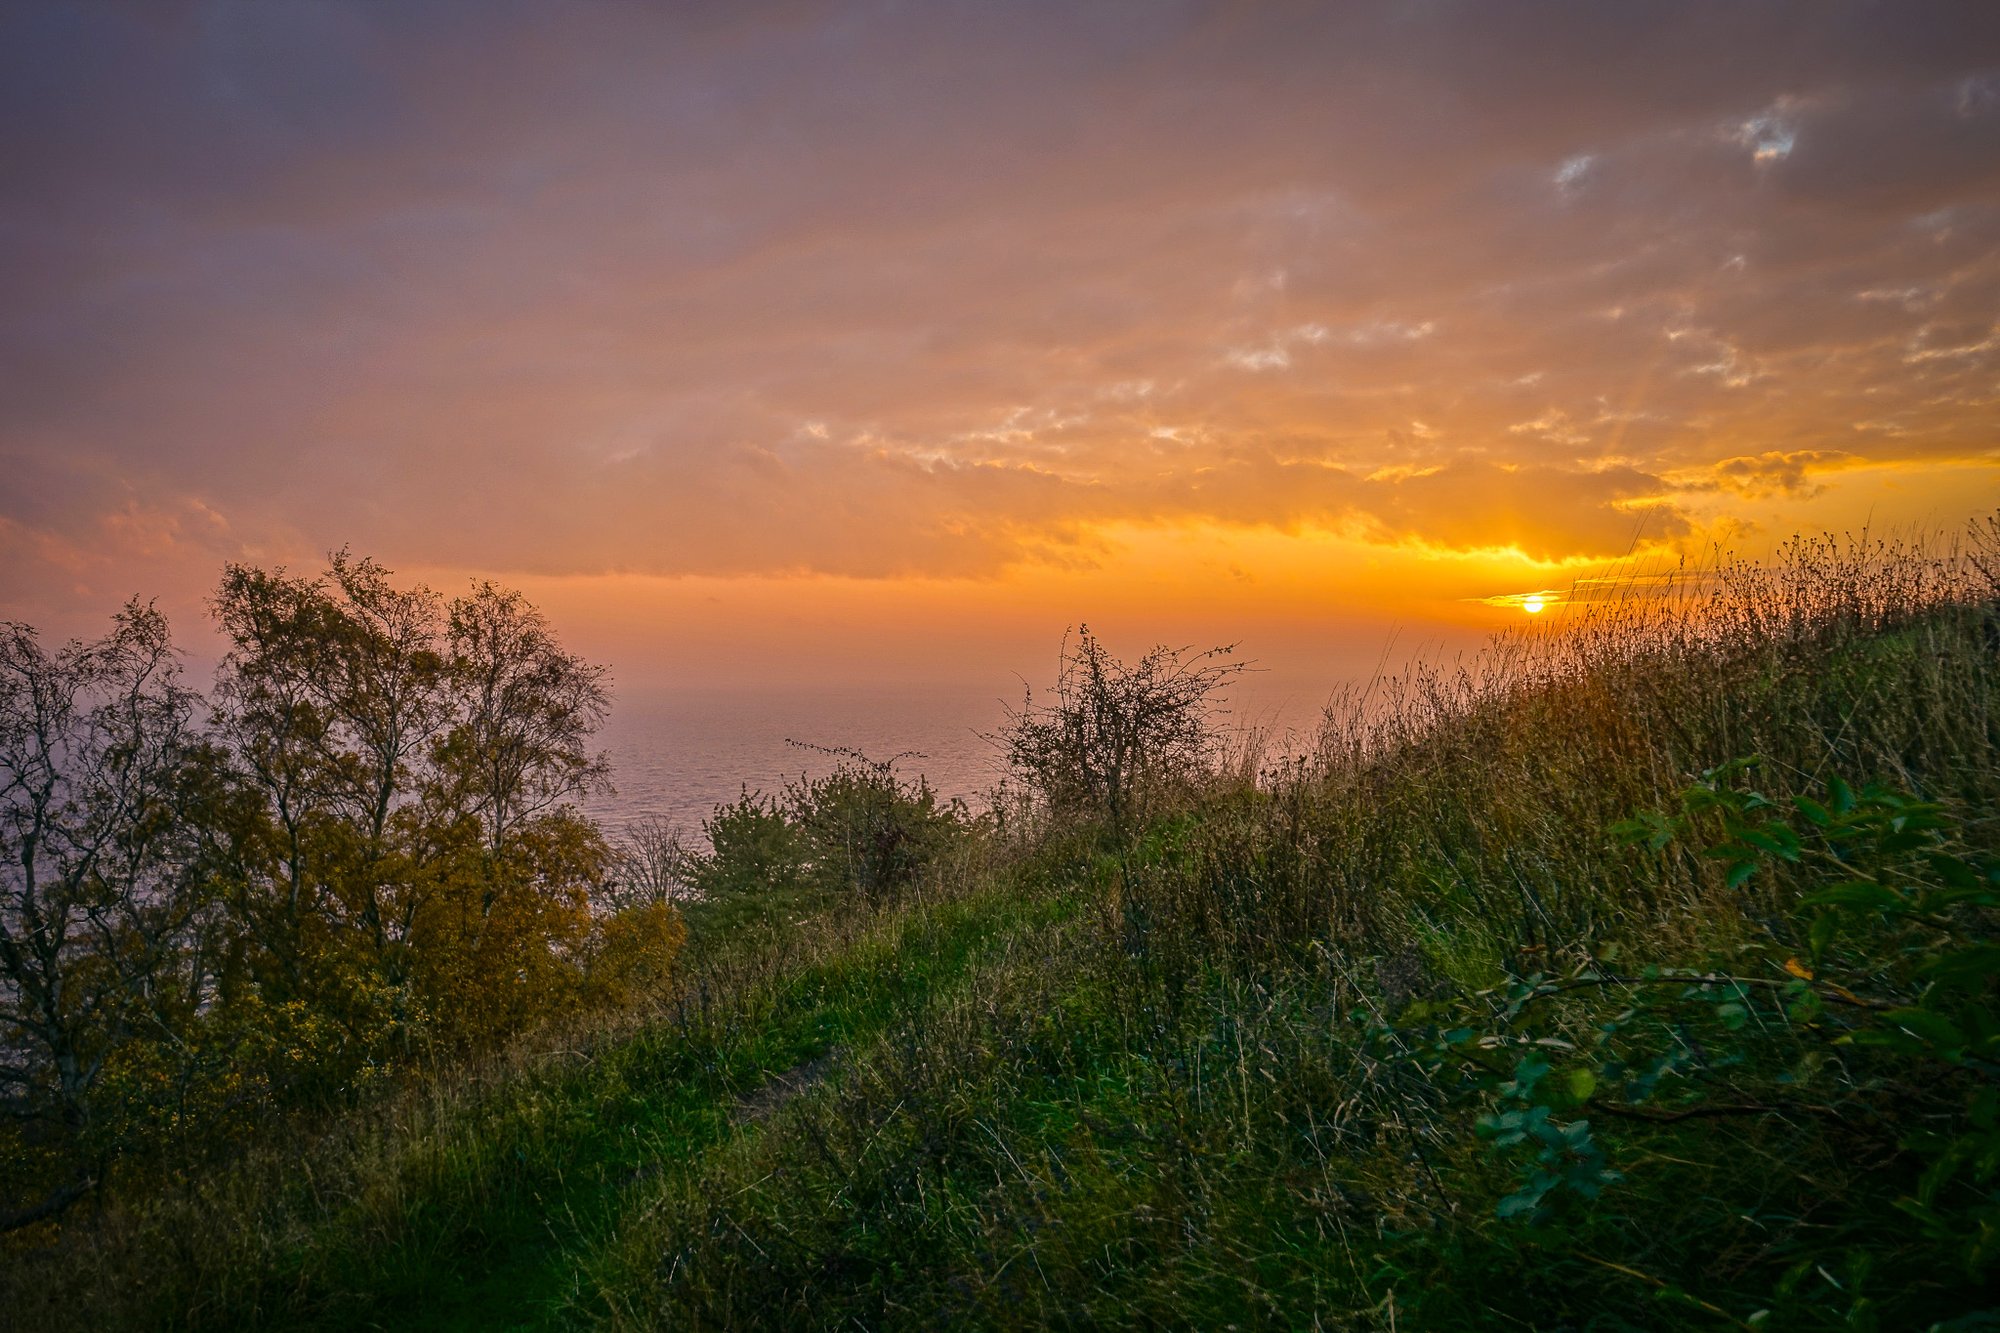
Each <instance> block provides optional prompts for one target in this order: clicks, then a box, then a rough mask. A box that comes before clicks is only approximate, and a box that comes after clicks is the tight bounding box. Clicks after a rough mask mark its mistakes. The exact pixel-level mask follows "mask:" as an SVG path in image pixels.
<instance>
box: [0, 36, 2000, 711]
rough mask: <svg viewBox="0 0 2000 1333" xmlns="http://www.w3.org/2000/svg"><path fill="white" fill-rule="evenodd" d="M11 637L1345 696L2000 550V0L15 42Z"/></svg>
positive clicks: (7, 76) (4, 405)
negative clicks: (1599, 589)
mask: <svg viewBox="0 0 2000 1333" xmlns="http://www.w3.org/2000/svg"><path fill="white" fill-rule="evenodd" d="M0 111H4V113H5V114H4V115H0V171H4V174H5V175H4V179H5V184H6V188H5V189H4V190H0V290H4V291H5V292H6V293H7V299H6V300H4V301H0V616H4V617H8V618H17V619H25V620H28V621H30V622H32V623H35V624H37V625H40V626H43V627H44V628H45V629H47V630H49V631H50V632H52V633H56V634H69V633H85V632H90V631H91V630H92V629H94V628H95V626H97V625H99V624H101V623H102V618H103V616H104V615H105V614H106V613H107V612H108V611H109V610H110V609H111V608H112V607H114V606H115V605H116V604H117V603H118V602H119V601H120V600H122V599H123V598H124V597H126V596H128V595H130V594H132V593H135V592H137V593H143V594H147V595H156V596H158V597H160V598H161V599H162V602H163V604H164V605H165V606H167V607H168V609H169V610H170V612H171V613H172V614H173V615H174V617H175V620H176V623H177V625H178V626H179V627H180V631H181V635H182V637H183V639H184V640H185V641H187V642H188V643H189V644H190V646H191V647H192V648H193V649H194V651H195V653H196V655H197V656H200V655H201V654H202V653H203V652H206V651H209V649H208V648H207V647H205V644H206V642H207V641H206V639H205V637H204V636H205V630H204V627H203V624H202V613H201V603H202V598H203V596H204V595H205V592H206V590H207V589H208V588H209V587H210V586H212V584H213V581H214V577H215V574H216V572H217V570H218V568H219V567H220V565H221V564H222V562H224V561H225V560H232V559H249V560H253V561H261V562H289V563H292V564H294V565H310V564H311V563H313V562H314V561H315V560H316V559H317V558H318V556H319V555H321V554H322V553H324V552H325V551H327V550H328V549H330V548H333V547H336V546H340V545H342V544H350V545H352V547H353V548H354V549H355V550H357V551H359V552H362V553H366V554H370V555H373V556H375V557H376V558H378V559H380V560H381V561H382V562H383V563H385V564H387V565H389V566H390V567H392V568H394V569H397V570H398V571H399V572H401V573H403V574H405V575H408V576H410V577H413V578H421V579H424V580H426V581H428V582H430V583H431V584H432V585H433V586H436V587H439V588H441V589H445V590H453V589H455V588H457V587H458V586H461V585H462V583H463V581H464V580H465V579H467V578H469V577H471V576H473V575H475V574H477V575H491V576H494V577H498V578H500V579H502V580H504V581H507V582H510V583H514V584H517V585H519V586H522V587H524V588H525V589H527V590H528V591H529V593H530V594H531V596H533V597H534V598H535V600H536V601H537V602H538V603H540V604H541V605H542V606H544V607H545V608H546V609H547V610H548V611H549V612H550V613H551V614H552V616H553V617H554V618H555V619H556V621H557V623H558V625H559V627H560V628H561V629H562V630H563V632H564V634H565V636H566V637H567V638H568V640H569V641H570V642H571V643H572V644H574V645H575V646H576V647H578V648H579V649H581V650H582V651H584V652H586V653H587V654H589V655H591V656H593V657H595V658H597V659H598V660H603V661H607V662H609V663H610V664H611V665H612V666H613V668H614V671H615V672H616V674H617V676H618V677H619V678H620V679H621V680H625V681H631V682H685V683H697V684H716V683H742V682H747V681H801V680H819V679H832V680H853V679H902V680H954V679H966V678H969V677H977V678H978V679H980V680H985V679H987V678H990V677H992V676H994V675H996V674H997V675H999V676H1000V677H1001V678H1002V679H1005V678H1006V673H1008V672H1011V671H1017V670H1018V671H1021V672H1024V673H1026V674H1030V675H1039V674H1042V673H1043V672H1044V671H1045V670H1046V667H1047V665H1048V662H1049V660H1050V659H1051V658H1052V655H1053V652H1054V645H1055V643H1056V641H1057V640H1058V639H1059V637H1060V635H1061V633H1062V630H1063V628H1064V626H1065V625H1068V624H1071V623H1074V622H1076V621H1078V620H1088V621H1090V622H1092V624H1093V625H1094V626H1096V627H1098V628H1099V629H1101V630H1103V631H1105V632H1106V633H1107V634H1108V635H1109V636H1110V637H1111V639H1112V641H1113V642H1114V644H1119V645H1123V646H1125V647H1128V648H1131V647H1143V646H1144V645H1145V644H1147V643H1150V642H1152V641H1155V640H1168V641H1172V642H1199V643H1207V642H1216V641H1222V640H1241V641H1243V642H1244V645H1245V649H1246V651H1248V652H1249V653H1251V654H1252V655H1253V656H1256V657H1258V658H1259V659H1261V660H1263V661H1264V662H1265V663H1267V664H1268V665H1271V666H1272V667H1273V668H1274V669H1275V670H1277V671H1278V672H1279V673H1280V674H1282V675H1284V676H1286V678H1287V679H1296V680H1298V681H1300V682H1301V683H1302V684H1301V688H1322V687H1323V686H1324V684H1326V683H1330V682H1332V681H1334V680H1337V679H1340V678H1344V677H1347V676H1351V675H1354V674H1365V673H1366V671H1367V670H1368V669H1369V668H1370V667H1371V666H1372V665H1373V663H1374V662H1375V661H1376V660H1377V659H1378V658H1379V657H1380V656H1381V654H1382V652H1383V651H1384V648H1385V647H1386V646H1388V645H1389V644H1390V643H1391V642H1392V640H1393V642H1394V643H1395V644H1397V645H1399V646H1398V648H1397V650H1396V651H1399V652H1407V651H1412V650H1415V649H1417V648H1425V647H1428V648H1432V649H1442V650H1446V651H1450V650H1455V649H1458V648H1462V647H1465V646H1467V645H1470V644H1473V643H1476V642H1477V641H1478V640H1479V639H1480V638H1481V637H1482V636H1483V635H1485V634H1486V633H1489V632H1490V631H1491V630H1492V629H1494V628H1497V627H1499V626H1501V625H1503V624H1506V623H1510V621H1511V620H1512V619H1518V617H1519V615H1520V612H1518V611H1517V610H1513V609H1510V608H1507V607H1502V606H1495V605H1491V604H1488V603H1487V602H1485V601H1483V600H1481V599H1485V598H1492V597H1496V596H1504V595H1506V594H1510V593H1519V592H1524V591H1528V590H1533V589H1540V588H1551V589H1562V588H1565V587H1567V586H1568V584H1569V582H1570V580H1572V579H1573V578H1575V577H1577V576H1578V575H1579V574H1587V573H1589V572H1591V571H1593V570H1596V569H1600V568H1602V567H1604V566H1605V565H1606V564H1608V563H1610V562H1614V561H1617V560H1619V559H1621V558H1623V557H1624V556H1625V555H1626V554H1627V553H1628V552H1630V551H1633V550H1635V549H1636V550H1637V551H1638V552H1640V553H1641V554H1642V555H1643V554H1649V553H1650V554H1652V555H1656V556H1659V557H1661V558H1666V557H1669V556H1671V555H1672V554H1673V553H1674V552H1677V551H1686V550H1694V551H1698V550H1700V549H1701V548H1703V547H1704V546H1705V545H1706V544H1707V543H1709V542H1710V541H1714V540H1721V541H1723V542H1726V543H1727V544H1729V545H1732V546H1734V547H1737V548H1738V549H1746V550H1752V551H1754V550H1757V549H1760V548H1762V547H1765V546H1768V545H1769V544H1770V543H1771V542H1773V541H1775V540H1776V539H1777V538H1779V537H1782V536H1783V535H1786V534H1788V533H1790V532H1793V531H1796V530H1799V529H1801V528H1819V527H1835V528H1841V527H1850V526H1856V525H1859V524H1862V523H1868V522H1872V523H1873V524H1874V525H1875V526H1876V527H1877V528H1885V527H1896V526H1919V527H1953V526H1956V525H1957V524H1959V523H1961V522H1963V521H1964V520H1965V519H1966V518H1968V517H1969V516H1972V515H1975V514H1979V513H1984V512H1990V511H1991V510H1993V509H1994V508H1995V507H1996V506H2000V441H1996V439H1995V431H1994V427H1995V423H1996V422H1997V421H2000V411H1996V406H2000V324H1997V323H1996V312H2000V9H1996V8H1995V7H1992V6H1989V5H1978V4H1969V3H1967V4H1908V5H1896V6H1882V5H1864V4H1845V5H1843V4H1799V5H1785V4H1760V5H1734V4H1732V5H1692V6H1689V5H1671V6H1669V5H1650V4H1632V5H1615V6H1606V5H1584V4H1566V5H1565V4H1522V5H1508V6H1493V5H1480V4H1473V3H1444V2H1439V3H1422V4H1418V3H1406V4H1384V5H1378V6H1366V5H1354V6H1340V7H1332V8H1327V7H1314V6H1304V5H1299V6H1292V5H1285V4H1271V5H1257V6H1244V5H1230V4H1224V5H1194V4H1184V5H1183V4H1169V3H1158V4H1127V5H1113V4H1107V5H1101V6H1083V7H1078V6H1070V5H1035V4H1026V3H1022V4H1007V5H942V4H941V5H892V4H882V5H872V4H871V5H828V6H820V5H811V4H776V5H770V6H758V5H740V6H737V5H732V6H726V7H713V8H707V9H696V8H693V7H661V6H644V5H637V4H613V3H602V4H593V3H586V4H578V5H573V6H568V7H563V8H560V9H557V8H555V7H549V6H542V5H493V4H480V5H473V4H463V5H458V4H448V3H440V4H430V5H422V6H405V5H393V6H392V5H380V6H377V5H366V4H356V5H329V4H309V3H257V4H251V3H236V4H208V3H189V4H176V5H164V4H162V5H131V6H126V5H116V4H102V5H64V4H52V3H48V4H45V3H41V2H40V0H30V2H29V3H24V4H21V5H16V6H10V7H9V8H8V10H7V11H6V13H5V14H4V16H0Z"/></svg>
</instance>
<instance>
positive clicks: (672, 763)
mask: <svg viewBox="0 0 2000 1333" xmlns="http://www.w3.org/2000/svg"><path fill="white" fill-rule="evenodd" d="M1262 683H1263V682H1262V681H1254V682H1250V683H1248V684H1249V688H1247V689H1240V690H1239V691H1238V694H1239V697H1241V696H1244V695H1249V696H1252V698H1251V699H1250V700H1247V701H1246V702H1249V703H1251V704H1252V705H1253V706H1249V707H1243V708H1239V709H1238V710H1237V711H1236V712H1235V713H1234V714H1233V719H1232V720H1235V721H1242V720H1246V719H1247V720H1249V721H1253V722H1255V723H1257V724H1259V725H1261V726H1263V727H1265V728H1266V729H1267V730H1279V731H1282V729H1283V728H1282V727H1275V726H1274V724H1276V723H1278V722H1280V721H1285V722H1293V723H1296V722H1298V721H1299V720H1301V719H1309V718H1310V717H1311V716H1313V715H1315V714H1316V710H1317V704H1318V701H1317V699H1316V698H1313V697H1309V696H1303V695H1300V694H1297V693H1293V694H1288V695H1287V694H1278V693H1274V692H1271V691H1268V690H1258V689H1257V688H1256V686H1257V685H1261V684H1262ZM1016 689H1017V692H1015V693H1012V694H1010V695H1007V696H1006V697H1004V698H1003V697H1002V695H1001V694H1000V693H999V692H997V691H993V690H981V689H979V688H976V687H972V686H949V685H927V686H880V685H870V686H851V687H825V686H820V687H810V688H800V687H797V686H791V687H777V686H767V687H761V688H744V689H738V690H722V689H686V688H683V689H672V688H657V687H655V688H651V689H646V688H638V687H629V686H628V687H623V688H620V689H619V690H618V692H617V697H616V700H615V702H614V704H613V707H612V712H611V719H610V721H609V722H608V723H607V724H606V726H605V729H604V731H603V732H602V733H600V734H599V737H598V740H599V744H600V746H601V748H603V749H604V750H605V751H606V752H607V753H608V754H609V755H610V757H611V765H612V780H613V781H614V782H615V783H616V785H617V790H616V792H615V793H610V794H602V795H598V796H595V797H593V798H592V799H591V800H589V801H587V802H585V808H586V810H588V812H589V813H590V814H591V815H593V816H595V817H596V818H597V819H598V820H600V821H601V822H602V823H603V824H604V826H605V828H606V830H607V831H608V832H611V833H613V834H614V835H615V834H616V833H617V832H618V831H620V830H622V829H624V828H626V827H627V826H629V825H630V824H631V823H632V822H633V821H634V820H637V819H642V818H648V817H651V818H665V819H668V820H672V821H674V822H675V823H678V824H679V825H681V827H682V828H684V829H686V830H687V831H688V832H689V833H690V834H692V835H695V836H697V837H699V835H700V832H701V821H702V820H703V819H704V818H706V817H707V816H708V815H709V813H710V812H711V811H713V810H714V808H715V807H716V805H717V804H719V803H721V802H724V801H733V800H735V799H736V797H737V795H738V793H739V792H741V791H742V789H743V788H744V787H748V788H749V789H750V790H752V791H762V792H764V793H766V794H776V793H777V792H778V791H779V790H780V789H781V788H782V787H783V786H784V784H785V783H786V782H788V781H796V780H797V779H798V778H799V776H800V775H801V774H811V775H815V776H816V775H818V774H822V773H825V772H827V771H829V770H830V769H831V768H832V767H833V766H834V764H835V762H836V761H835V760H834V759H833V758H831V757H830V756H828V755H825V754H822V753H820V752H818V751H815V750H811V749H805V748H801V747H799V746H797V745H793V744H790V743H789V742H792V741H803V742H807V743H809V744H811V745H822V746H836V747H839V746H845V747H848V748H852V749H857V750H860V751H861V752H862V753H864V754H866V755H867V756H869V757H870V758H871V759H878V760H879V759H887V758H889V757H890V756H891V755H896V754H901V753H903V752H905V751H915V752H917V753H916V754H914V755H911V756H910V757H909V758H906V759H904V760H902V761H901V762H900V763H898V764H897V772H898V773H901V774H903V775H904V776H906V777H910V778H914V777H915V776H916V775H917V774H919V773H921V774H923V775H924V776H925V777H926V778H928V779H929V780H930V784H931V786H932V787H933V788H934V789H935V790H936V791H937V792H938V793H939V794H940V795H941V796H944V797H953V796H959V797H964V798H965V799H966V800H967V801H968V802H969V803H970V804H971V805H972V806H973V808H975V809H978V808H980V807H981V805H982V804H983V798H984V796H985V795H986V793H988V792H990V791H991V790H992V789H993V788H994V787H995V786H996V785H997V784H998V783H999V781H1000V778H1001V776H1002V774H1003V771H1004V765H1003V764H1002V763H1001V760H1000V752H999V750H998V748H997V747H996V746H994V745H993V744H992V743H991V742H990V741H988V740H986V739H984V737H983V736H982V734H981V733H989V732H992V731H994V730H996V729H997V728H998V727H999V726H1000V725H1001V724H1002V723H1003V722H1004V721H1005V720H1006V713H1005V706H1006V705H1007V704H1009V703H1018V702H1019V701H1020V696H1019V694H1018V687H1016Z"/></svg>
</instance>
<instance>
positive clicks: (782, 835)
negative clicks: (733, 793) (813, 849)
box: [691, 788, 806, 898]
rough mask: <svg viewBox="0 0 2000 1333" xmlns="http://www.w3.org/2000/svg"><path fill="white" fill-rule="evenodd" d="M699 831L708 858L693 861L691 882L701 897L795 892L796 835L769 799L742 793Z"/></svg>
mask: <svg viewBox="0 0 2000 1333" xmlns="http://www.w3.org/2000/svg"><path fill="white" fill-rule="evenodd" d="M701 827H702V832H703V833H704V834H706V835H707V837H708V843H709V852H708V854H707V855H706V856H703V857H700V858H699V859H697V861H696V862H695V865H694V868H693V870H692V872H691V878H692V880H693V884H694V888H695V889H696V891H697V892H699V893H700V894H701V895H703V896H704V897H709V898H720V897H725V896H728V895H732V894H743V893H756V892H763V891H768V890H782V889H787V888H795V887H797V885H798V884H799V882H800V880H801V878H802V877H803V876H804V873H805V868H806V851H805V848H804V847H803V846H801V845H800V839H799V835H798V830H797V829H796V828H795V827H794V826H793V824H792V821H791V820H790V819H788V818H786V816H785V812H784V811H783V810H782V809H781V808H780V807H779V804H778V802H777V801H776V800H774V799H772V798H769V797H766V796H764V795H762V794H760V793H753V792H751V791H750V790H749V789H748V788H745V789H744V791H743V794H742V795H741V796H739V797H738V798H737V799H736V800H735V801H733V802H731V803H729V804H728V805H718V806H717V807H716V808H715V813H714V814H712V815H710V816H709V817H708V818H707V819H706V820H704V821H702V826H701Z"/></svg>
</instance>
